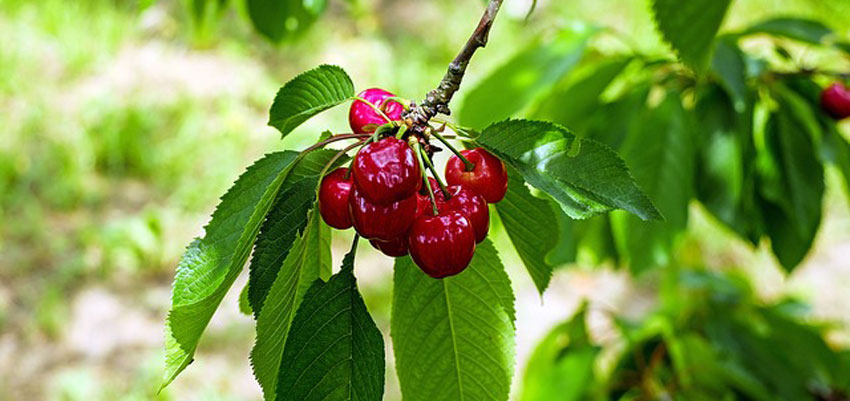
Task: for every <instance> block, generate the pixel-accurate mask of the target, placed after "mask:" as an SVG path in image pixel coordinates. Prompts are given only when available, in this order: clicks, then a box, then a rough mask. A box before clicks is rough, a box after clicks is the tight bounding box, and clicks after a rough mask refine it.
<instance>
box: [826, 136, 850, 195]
mask: <svg viewBox="0 0 850 401" xmlns="http://www.w3.org/2000/svg"><path fill="white" fill-rule="evenodd" d="M824 146H825V147H826V148H827V149H828V152H829V153H830V159H829V160H830V161H831V162H832V163H833V164H835V166H836V167H837V168H838V169H839V170H840V171H841V174H842V176H843V177H844V189H845V190H846V191H847V196H848V197H850V143H848V142H847V140H846V139H845V138H844V137H842V136H841V134H840V133H839V132H838V131H837V130H835V129H832V130H828V131H827V132H826V135H824Z"/></svg>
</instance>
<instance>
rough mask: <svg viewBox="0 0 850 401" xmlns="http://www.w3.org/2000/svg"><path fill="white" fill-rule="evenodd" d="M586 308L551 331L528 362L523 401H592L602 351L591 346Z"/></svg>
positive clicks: (521, 398)
mask: <svg viewBox="0 0 850 401" xmlns="http://www.w3.org/2000/svg"><path fill="white" fill-rule="evenodd" d="M586 313H587V304H584V305H583V306H582V308H581V309H580V310H579V311H578V312H577V313H576V314H575V316H573V317H572V318H571V319H570V320H568V321H567V322H564V323H562V324H560V325H558V326H557V327H555V328H554V329H552V331H550V332H549V333H548V334H547V335H546V337H544V338H543V340H542V341H541V342H540V343H539V344H538V345H537V347H536V348H535V349H534V352H533V353H532V354H531V356H530V357H529V358H528V364H527V365H526V369H525V377H524V379H523V385H522V395H521V397H520V398H519V399H520V401H549V400H559V401H578V400H586V399H589V398H590V389H591V386H592V384H593V382H594V372H593V370H594V363H595V362H596V357H597V355H598V354H599V348H598V347H595V346H593V345H591V344H590V342H589V335H588V333H587V327H586V324H585V320H586V318H587V316H586Z"/></svg>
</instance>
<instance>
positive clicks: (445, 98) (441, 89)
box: [404, 0, 503, 133]
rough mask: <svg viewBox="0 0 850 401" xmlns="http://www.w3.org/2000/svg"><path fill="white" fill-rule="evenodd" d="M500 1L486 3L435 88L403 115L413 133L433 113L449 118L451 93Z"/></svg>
mask: <svg viewBox="0 0 850 401" xmlns="http://www.w3.org/2000/svg"><path fill="white" fill-rule="evenodd" d="M502 1H503V0H490V3H488V4H487V9H486V10H485V11H484V15H482V16H481V19H480V20H479V21H478V26H476V27H475V30H474V31H473V32H472V35H471V36H470V37H469V39H468V40H467V41H466V44H465V45H464V46H463V48H461V50H460V52H459V53H458V54H457V56H455V58H454V60H452V62H451V64H449V68H448V69H447V71H446V74H445V75H444V76H443V79H442V80H441V81H440V84H439V85H438V86H437V88H436V89H434V90H432V91H430V92H428V94H427V95H425V100H423V101H422V103H421V104H418V105H414V107H413V108H411V110H409V111H408V112H406V113H405V114H404V117H405V119H408V118H409V119H410V120H411V121H412V122H413V125H414V129H415V130H416V131H417V132H419V133H421V132H423V131H424V129H425V126H426V124H427V123H428V121H429V120H430V119H431V118H432V117H434V116H436V115H437V113H443V114H449V113H450V112H451V110H450V109H449V102H450V101H451V100H452V96H454V94H455V92H457V91H458V89H460V83H461V81H463V75H464V74H465V73H466V67H467V66H468V65H469V60H470V59H472V55H473V54H475V51H476V50H478V48H480V47H484V46H486V45H487V39H488V37H489V36H490V28H491V27H492V26H493V21H495V19H496V14H498V12H499V8H500V7H501V6H502Z"/></svg>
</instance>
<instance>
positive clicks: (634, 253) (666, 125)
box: [611, 92, 695, 272]
mask: <svg viewBox="0 0 850 401" xmlns="http://www.w3.org/2000/svg"><path fill="white" fill-rule="evenodd" d="M637 127H638V129H637V130H636V131H633V132H630V133H629V136H628V137H627V138H626V142H625V143H624V144H623V150H622V154H623V158H624V159H625V160H626V162H627V163H628V164H629V166H631V168H632V172H633V173H634V176H635V179H636V180H637V182H638V184H640V185H641V187H642V188H644V189H645V190H646V191H647V193H648V195H649V197H650V198H651V199H652V201H653V203H654V204H655V205H657V206H658V208H659V210H660V211H661V213H663V214H664V216H665V217H666V221H663V222H662V221H652V222H645V221H640V220H639V219H637V218H636V217H634V216H630V215H626V214H616V213H615V214H612V215H611V220H612V225H613V228H614V234H615V237H616V239H617V243H618V246H619V251H620V253H621V254H622V255H625V256H626V259H627V260H628V263H629V266H630V267H631V269H632V270H633V271H638V272H639V271H644V270H646V269H648V268H650V267H656V266H664V265H667V264H668V263H669V262H670V261H671V258H672V255H671V251H672V246H673V243H674V240H675V237H676V236H677V235H678V234H679V233H680V232H681V231H682V230H684V229H685V227H686V226H687V222H688V202H689V201H690V199H691V196H692V195H693V187H694V173H695V164H694V158H695V155H694V151H695V148H694V143H693V142H694V141H693V137H692V134H691V132H692V131H693V126H692V124H691V123H690V120H689V119H688V114H686V112H685V110H684V108H683V107H682V100H681V98H680V95H679V93H678V92H670V93H668V94H667V97H666V98H665V99H664V101H662V102H661V104H660V105H658V107H656V108H655V109H651V110H647V111H646V114H645V115H644V116H643V117H642V118H641V121H640V123H639V124H637Z"/></svg>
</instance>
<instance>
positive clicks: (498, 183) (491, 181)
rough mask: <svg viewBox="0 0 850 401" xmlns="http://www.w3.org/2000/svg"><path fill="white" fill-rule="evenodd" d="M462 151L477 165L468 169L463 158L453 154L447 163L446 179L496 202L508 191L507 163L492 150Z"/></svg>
mask: <svg viewBox="0 0 850 401" xmlns="http://www.w3.org/2000/svg"><path fill="white" fill-rule="evenodd" d="M460 153H461V154H462V155H463V156H464V157H466V158H467V159H468V160H469V161H470V162H472V163H473V164H474V165H475V167H474V168H473V169H472V171H466V166H465V165H464V164H463V160H460V158H459V157H457V156H456V155H453V156H452V157H451V158H449V162H448V163H447V164H446V181H448V183H449V184H451V185H461V186H464V187H467V188H469V189H471V190H473V191H475V192H476V193H478V194H480V195H481V196H483V197H484V199H485V200H486V201H487V203H496V202H498V201H500V200H502V198H504V197H505V192H507V191H508V171H507V170H506V169H505V163H503V162H502V161H501V160H499V159H498V158H497V157H496V156H493V155H492V154H490V152H488V151H486V150H484V149H482V148H475V149H470V150H461V151H460Z"/></svg>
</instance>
